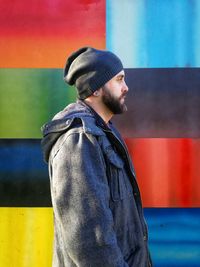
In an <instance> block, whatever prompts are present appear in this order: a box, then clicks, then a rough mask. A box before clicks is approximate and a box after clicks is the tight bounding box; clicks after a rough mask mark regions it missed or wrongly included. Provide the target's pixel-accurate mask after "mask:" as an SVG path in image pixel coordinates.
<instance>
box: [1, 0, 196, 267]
mask: <svg viewBox="0 0 200 267" xmlns="http://www.w3.org/2000/svg"><path fill="white" fill-rule="evenodd" d="M0 7H1V15H0V196H1V197H0V266H2V267H4V266H5V267H8V266H17V267H35V266H39V267H49V266H51V260H52V242H53V211H52V205H51V198H50V191H49V179H48V171H47V166H46V165H45V163H44V162H43V158H42V154H41V149H40V140H41V132H40V127H41V126H42V125H43V124H44V123H45V122H47V121H48V120H50V119H51V118H52V116H53V115H54V114H55V113H56V112H58V111H59V110H61V109H62V108H63V107H65V106H66V105H67V104H68V103H70V102H72V101H75V99H76V92H75V90H74V88H72V87H69V86H66V84H64V82H63V78H62V75H63V71H62V68H63V66H64V64H65V60H66V58H67V56H68V55H69V54H70V53H71V52H72V51H74V50H76V49H78V48H79V47H81V46H93V47H96V48H99V49H105V48H106V49H108V50H110V51H113V52H114V53H116V54H117V55H118V56H119V57H120V58H121V59H122V61H123V63H124V66H125V71H126V81H127V84H128V86H129V97H128V98H127V100H128V101H127V105H128V112H127V113H126V114H124V115H123V116H117V117H116V118H115V119H114V122H115V124H116V125H117V127H118V128H119V129H120V131H121V133H122V135H123V137H124V138H125V141H126V143H127V146H128V149H129V151H130V154H131V156H132V159H133V162H134V166H135V170H136V174H137V179H138V182H139V185H140V188H141V193H142V199H143V203H144V206H145V216H146V220H147V223H148V226H149V239H150V240H149V242H150V249H151V254H152V258H153V262H154V265H155V266H156V267H175V266H177V267H178V266H181V267H186V266H187V267H191V266H192V267H197V266H200V208H199V207H200V189H199V182H200V165H199V161H200V122H199V118H200V69H199V67H200V50H199V47H200V2H199V1H198V0H193V1H191V0H181V1H180V0H173V1H170V0H166V1H163V0H148V1H146V0H134V1H132V0H124V1H118V0H74V1H70V0H35V1H33V0H30V1H25V0H21V1H19V0H12V1H11V0H7V1H3V0H0Z"/></svg>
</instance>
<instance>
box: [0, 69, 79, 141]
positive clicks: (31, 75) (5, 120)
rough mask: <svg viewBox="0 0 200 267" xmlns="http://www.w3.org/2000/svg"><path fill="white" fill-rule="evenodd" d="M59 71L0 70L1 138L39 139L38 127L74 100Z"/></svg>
mask: <svg viewBox="0 0 200 267" xmlns="http://www.w3.org/2000/svg"><path fill="white" fill-rule="evenodd" d="M62 75H63V72H62V70H61V69H0V84H1V89H0V125H1V127H0V138H39V137H41V132H40V127H41V125H42V124H44V123H45V122H46V121H47V120H49V119H51V118H52V116H53V115H54V114H55V113H56V112H58V111H59V110H61V109H63V108H64V107H65V106H66V105H67V104H68V103H70V102H72V101H74V100H75V98H76V96H75V95H76V93H75V90H74V89H73V88H69V87H67V85H66V84H65V83H64V81H63V78H62Z"/></svg>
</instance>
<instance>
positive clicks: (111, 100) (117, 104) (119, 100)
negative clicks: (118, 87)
mask: <svg viewBox="0 0 200 267" xmlns="http://www.w3.org/2000/svg"><path fill="white" fill-rule="evenodd" d="M102 89H103V94H102V101H103V103H104V104H105V105H106V107H107V108H108V109H109V110H110V111H111V112H112V113H113V114H121V113H123V112H125V111H127V106H126V104H125V103H124V97H125V95H126V93H124V94H122V95H121V96H120V97H116V96H113V95H112V94H111V92H110V90H109V88H107V87H106V86H103V87H102Z"/></svg>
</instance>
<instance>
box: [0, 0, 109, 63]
mask: <svg viewBox="0 0 200 267" xmlns="http://www.w3.org/2000/svg"><path fill="white" fill-rule="evenodd" d="M0 5H1V16H0V39H1V42H0V58H1V63H0V67H34V68H52V67H54V68H57V67H63V65H64V61H65V58H66V57H67V56H68V55H69V53H71V52H72V51H74V50H75V49H77V48H79V47H80V46H85V45H90V46H95V47H97V48H105V0H99V1H97V0H74V1H71V0H54V1H49V0H36V1H33V0H32V1H25V0H22V1H18V0H12V1H11V0H8V1H3V0H0Z"/></svg>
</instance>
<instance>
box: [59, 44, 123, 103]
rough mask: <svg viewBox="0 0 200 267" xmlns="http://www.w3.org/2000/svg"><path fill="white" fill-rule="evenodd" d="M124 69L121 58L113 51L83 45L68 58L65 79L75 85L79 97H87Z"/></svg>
mask: <svg viewBox="0 0 200 267" xmlns="http://www.w3.org/2000/svg"><path fill="white" fill-rule="evenodd" d="M121 70H123V65H122V63H121V61H120V59H119V58H118V57H117V56H116V55H114V54H113V53H111V52H109V51H105V50H97V49H94V48H92V47H83V48H80V49H79V50H77V51H76V52H74V53H73V54H71V55H70V56H69V58H68V59H67V62H66V65H65V68H64V81H65V82H66V83H68V84H69V85H75V86H76V88H77V91H78V97H79V99H85V98H87V97H88V96H90V95H92V94H93V93H94V92H95V91H96V90H97V89H99V88H101V87H102V86H103V85H104V84H105V83H107V82H108V81H109V80H110V79H112V78H113V77H114V76H115V75H116V74H117V73H119V72H120V71H121Z"/></svg>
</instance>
